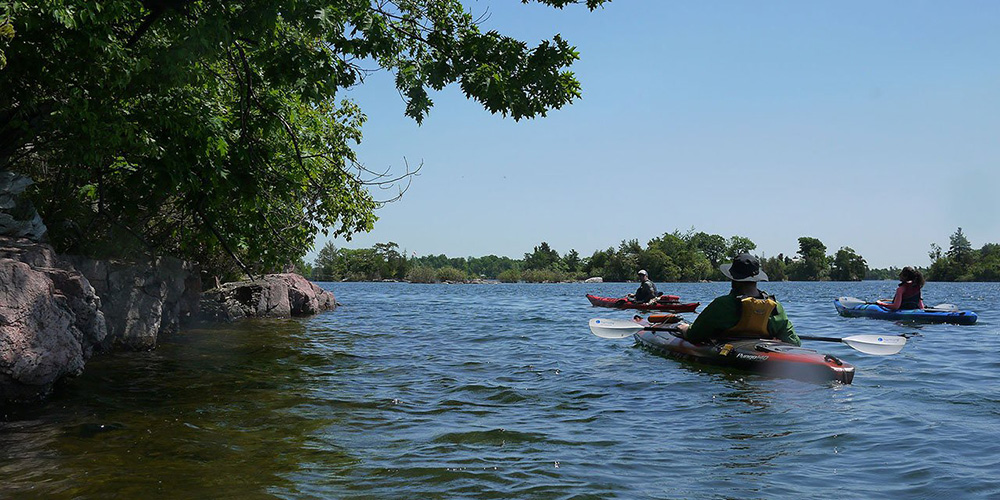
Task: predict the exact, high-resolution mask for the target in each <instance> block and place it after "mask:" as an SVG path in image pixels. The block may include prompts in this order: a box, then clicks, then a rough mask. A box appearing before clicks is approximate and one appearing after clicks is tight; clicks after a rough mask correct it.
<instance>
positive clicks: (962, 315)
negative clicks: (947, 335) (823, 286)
mask: <svg viewBox="0 0 1000 500" xmlns="http://www.w3.org/2000/svg"><path fill="white" fill-rule="evenodd" d="M833 305H834V306H835V307H836V308H837V312H838V313H840V315H841V316H847V317H851V318H858V317H865V318H875V319H888V320H892V321H907V322H913V323H951V324H954V325H974V324H976V320H977V319H979V316H978V315H977V314H976V313H975V312H972V311H961V310H958V309H936V308H926V309H899V310H892V309H886V308H885V307H882V306H880V305H877V304H869V303H865V302H861V301H858V299H855V298H853V297H839V298H837V299H834V301H833Z"/></svg>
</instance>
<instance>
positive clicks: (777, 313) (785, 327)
mask: <svg viewBox="0 0 1000 500" xmlns="http://www.w3.org/2000/svg"><path fill="white" fill-rule="evenodd" d="M767 331H768V332H770V333H771V335H774V336H775V337H776V338H777V339H779V340H781V341H782V342H787V343H789V344H794V345H797V346H801V345H802V341H801V340H799V336H798V335H796V334H795V327H793V326H792V321H791V320H789V319H788V315H787V314H785V308H784V307H782V306H781V303H780V302H779V303H777V305H776V306H775V308H774V314H771V317H770V318H768V320H767Z"/></svg>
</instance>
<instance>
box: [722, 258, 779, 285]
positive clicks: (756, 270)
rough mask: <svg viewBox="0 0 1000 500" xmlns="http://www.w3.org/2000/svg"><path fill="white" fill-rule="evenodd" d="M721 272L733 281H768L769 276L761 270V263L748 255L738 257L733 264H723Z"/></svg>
mask: <svg viewBox="0 0 1000 500" xmlns="http://www.w3.org/2000/svg"><path fill="white" fill-rule="evenodd" d="M719 270H720V271H722V274H724V275H726V277H727V278H729V279H730V280H732V281H767V274H765V273H764V271H762V270H761V269H760V261H759V260H757V257H754V256H753V255H750V254H748V253H741V254H739V255H737V256H736V258H735V259H733V262H732V263H731V264H722V265H721V266H719Z"/></svg>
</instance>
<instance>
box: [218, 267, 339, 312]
mask: <svg viewBox="0 0 1000 500" xmlns="http://www.w3.org/2000/svg"><path fill="white" fill-rule="evenodd" d="M336 308H337V300H336V299H335V298H334V296H333V293H331V292H329V291H327V290H324V289H322V288H320V287H318V286H316V285H315V284H314V283H312V282H311V281H309V280H307V279H305V278H303V277H302V276H299V275H297V274H292V273H283V274H268V275H266V276H264V277H262V278H260V279H256V280H250V281H236V282H232V283H226V284H224V285H222V286H220V287H219V288H215V289H212V290H208V291H206V292H205V293H204V294H203V295H202V300H201V315H200V317H201V318H202V319H204V320H207V321H234V320H238V319H241V318H287V317H290V316H305V315H310V314H316V313H319V312H323V311H328V310H333V309H336Z"/></svg>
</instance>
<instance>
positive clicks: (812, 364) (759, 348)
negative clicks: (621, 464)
mask: <svg viewBox="0 0 1000 500" xmlns="http://www.w3.org/2000/svg"><path fill="white" fill-rule="evenodd" d="M635 340H636V342H638V343H639V345H640V346H642V347H643V348H645V349H646V350H649V351H652V352H654V353H656V354H661V355H665V356H669V357H672V358H677V359H683V360H689V361H694V362H697V363H702V364H709V365H715V366H722V367H727V368H733V369H737V370H742V371H747V372H751V373H757V374H760V375H764V376H767V377H773V378H788V379H794V380H801V381H805V382H814V383H827V382H840V383H843V384H850V383H851V382H852V381H853V380H854V366H852V365H850V364H848V363H847V362H844V361H842V360H840V359H837V358H836V357H834V356H830V355H824V354H821V353H819V352H817V351H814V350H812V349H807V348H804V347H798V346H795V345H792V344H788V343H785V342H781V341H779V340H761V339H730V340H726V341H720V343H718V344H693V343H691V342H688V341H686V340H684V339H682V338H680V337H677V336H675V335H673V334H672V333H669V332H659V331H641V332H639V333H637V334H635Z"/></svg>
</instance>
